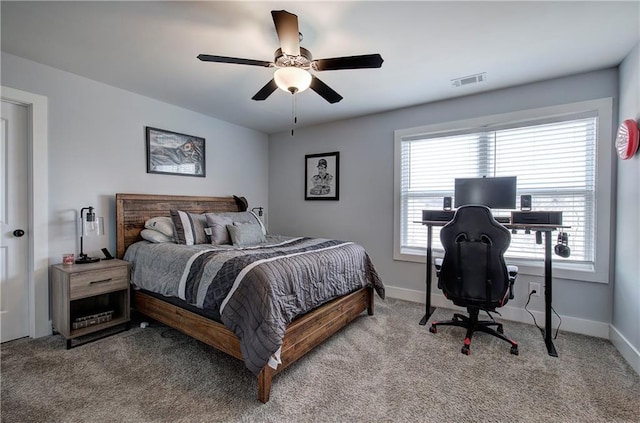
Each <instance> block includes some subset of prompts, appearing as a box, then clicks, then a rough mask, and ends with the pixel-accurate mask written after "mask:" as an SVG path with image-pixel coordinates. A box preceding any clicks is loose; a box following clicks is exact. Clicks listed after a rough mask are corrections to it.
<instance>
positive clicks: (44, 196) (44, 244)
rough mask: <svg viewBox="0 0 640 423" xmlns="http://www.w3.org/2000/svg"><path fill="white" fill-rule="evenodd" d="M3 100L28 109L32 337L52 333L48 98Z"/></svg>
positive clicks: (3, 90) (12, 93)
mask: <svg viewBox="0 0 640 423" xmlns="http://www.w3.org/2000/svg"><path fill="white" fill-rule="evenodd" d="M0 97H1V98H2V101H7V102H10V103H15V104H20V105H23V106H25V107H26V108H27V116H28V117H27V118H28V124H27V125H28V134H27V142H28V146H27V166H28V169H27V175H28V181H27V189H28V191H29V193H28V196H27V198H28V206H27V208H28V214H29V216H28V219H29V220H28V221H29V230H30V233H29V235H30V236H29V247H28V254H29V257H28V259H27V263H28V264H27V266H28V270H27V273H28V274H27V280H28V285H29V289H28V291H29V304H28V307H29V313H28V314H29V336H30V337H31V338H38V337H41V336H46V335H50V334H51V320H50V319H49V224H48V221H49V219H48V214H49V192H48V191H49V190H48V180H49V177H48V164H49V163H48V160H49V159H48V154H47V147H48V99H47V97H45V96H41V95H38V94H33V93H29V92H26V91H21V90H17V89H14V88H10V87H5V86H1V87H0Z"/></svg>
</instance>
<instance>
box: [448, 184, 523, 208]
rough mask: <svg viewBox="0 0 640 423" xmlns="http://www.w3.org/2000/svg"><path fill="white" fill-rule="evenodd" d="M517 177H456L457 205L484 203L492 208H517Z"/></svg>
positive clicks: (455, 204)
mask: <svg viewBox="0 0 640 423" xmlns="http://www.w3.org/2000/svg"><path fill="white" fill-rule="evenodd" d="M516 182H517V177H515V176H506V177H496V178H456V179H455V194H454V198H455V203H454V206H455V207H460V206H464V205H465V204H483V205H485V206H487V207H489V208H490V209H515V208H516Z"/></svg>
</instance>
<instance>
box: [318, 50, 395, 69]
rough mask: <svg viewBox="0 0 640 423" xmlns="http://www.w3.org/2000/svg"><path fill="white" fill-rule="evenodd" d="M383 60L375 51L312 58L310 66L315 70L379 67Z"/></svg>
mask: <svg viewBox="0 0 640 423" xmlns="http://www.w3.org/2000/svg"><path fill="white" fill-rule="evenodd" d="M383 61H384V60H382V56H380V55H379V54H377V53H376V54H364V55H362V56H346V57H334V58H331V59H319V60H314V61H313V63H312V67H313V69H315V70H317V71H325V70H340V69H366V68H379V67H381V66H382V62H383Z"/></svg>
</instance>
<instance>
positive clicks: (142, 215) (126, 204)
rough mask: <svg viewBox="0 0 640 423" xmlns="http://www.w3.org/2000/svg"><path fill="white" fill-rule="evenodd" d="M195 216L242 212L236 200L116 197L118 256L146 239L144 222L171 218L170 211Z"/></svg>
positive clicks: (124, 195)
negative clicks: (132, 245) (142, 232)
mask: <svg viewBox="0 0 640 423" xmlns="http://www.w3.org/2000/svg"><path fill="white" fill-rule="evenodd" d="M171 209H178V210H184V211H188V212H192V213H207V212H233V211H239V210H240V209H239V207H238V204H237V203H236V200H235V199H234V198H233V197H193V196H186V195H155V194H120V193H118V194H116V256H117V257H118V258H122V257H123V256H124V252H125V251H126V249H127V247H128V246H129V245H131V244H133V243H134V242H137V241H140V240H142V238H141V237H140V232H141V231H142V230H143V229H144V222H146V221H147V220H149V219H151V218H152V217H156V216H170V215H171V214H170V213H169V210H171Z"/></svg>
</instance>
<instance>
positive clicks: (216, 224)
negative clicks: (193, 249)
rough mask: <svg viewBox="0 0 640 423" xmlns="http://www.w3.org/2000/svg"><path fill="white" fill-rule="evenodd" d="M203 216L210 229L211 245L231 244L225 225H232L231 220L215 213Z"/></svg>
mask: <svg viewBox="0 0 640 423" xmlns="http://www.w3.org/2000/svg"><path fill="white" fill-rule="evenodd" d="M205 216H206V218H207V225H208V226H209V228H210V229H211V243H212V244H214V245H221V244H231V238H230V237H229V231H228V230H227V225H233V220H232V219H231V218H230V217H227V216H223V215H219V214H215V213H207V214H205Z"/></svg>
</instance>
